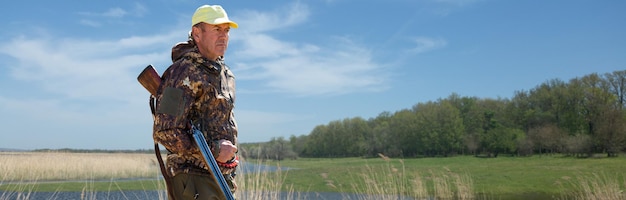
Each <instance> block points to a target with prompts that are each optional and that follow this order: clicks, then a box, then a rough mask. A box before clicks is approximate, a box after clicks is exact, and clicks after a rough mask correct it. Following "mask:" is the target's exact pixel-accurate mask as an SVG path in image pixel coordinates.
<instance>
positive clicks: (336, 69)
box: [229, 4, 388, 96]
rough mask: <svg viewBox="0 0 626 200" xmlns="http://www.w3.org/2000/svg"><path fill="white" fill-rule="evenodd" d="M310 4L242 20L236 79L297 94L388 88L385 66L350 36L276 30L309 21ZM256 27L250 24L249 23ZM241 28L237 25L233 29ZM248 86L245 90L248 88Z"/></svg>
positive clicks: (266, 89)
mask: <svg viewBox="0 0 626 200" xmlns="http://www.w3.org/2000/svg"><path fill="white" fill-rule="evenodd" d="M309 13H310V11H309V9H308V7H307V6H305V5H302V4H293V5H291V6H289V7H287V10H278V11H275V12H250V13H246V14H244V15H243V17H241V18H240V19H239V21H240V24H242V25H241V26H242V27H246V30H245V32H243V33H238V35H235V36H234V37H231V40H233V41H235V42H239V43H238V44H239V45H241V47H240V48H238V49H241V50H239V51H237V52H234V53H233V54H232V55H233V57H234V58H233V57H231V58H232V59H230V58H229V60H230V61H229V62H230V63H233V62H234V66H242V67H240V68H238V67H235V68H234V70H235V71H236V75H237V77H238V80H250V81H259V82H261V84H260V86H261V88H255V89H253V90H254V91H257V92H277V93H285V94H291V95H298V96H308V95H338V94H345V93H354V92H371V91H380V90H384V89H386V88H387V86H386V84H385V83H386V79H387V78H388V77H387V76H388V74H386V73H384V70H382V68H383V67H384V66H383V65H381V64H379V63H376V62H375V61H374V60H372V57H373V56H372V54H371V52H370V50H369V49H367V48H364V47H362V46H360V45H358V44H356V43H354V42H353V41H352V40H351V39H350V38H348V37H333V36H328V37H327V38H328V39H327V40H326V41H324V43H319V42H317V41H306V39H304V40H301V41H287V40H284V39H281V38H280V36H279V35H278V34H277V33H274V30H277V29H283V28H288V27H295V26H298V25H300V24H302V23H305V22H306V21H307V20H308V17H309V15H310V14H309ZM249 26H252V28H248V27H249ZM235 31H237V30H235ZM248 91H249V90H246V91H244V92H248Z"/></svg>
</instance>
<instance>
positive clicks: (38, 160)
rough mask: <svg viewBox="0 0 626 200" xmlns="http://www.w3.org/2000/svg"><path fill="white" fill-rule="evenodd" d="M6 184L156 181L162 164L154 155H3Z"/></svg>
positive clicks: (0, 154) (1, 163) (0, 163)
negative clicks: (118, 179) (71, 181)
mask: <svg viewBox="0 0 626 200" xmlns="http://www.w3.org/2000/svg"><path fill="white" fill-rule="evenodd" d="M0 171H1V172H4V174H3V177H2V180H3V181H8V182H15V181H20V182H24V181H47V180H101V179H104V180H106V179H116V178H148V177H150V178H152V177H154V174H156V173H158V163H157V162H156V159H155V158H154V155H152V154H138V153H63V152H0Z"/></svg>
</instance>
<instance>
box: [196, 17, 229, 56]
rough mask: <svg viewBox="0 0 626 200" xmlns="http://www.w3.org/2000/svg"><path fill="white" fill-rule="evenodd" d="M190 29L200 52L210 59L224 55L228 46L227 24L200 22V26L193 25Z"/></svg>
mask: <svg viewBox="0 0 626 200" xmlns="http://www.w3.org/2000/svg"><path fill="white" fill-rule="evenodd" d="M192 31H193V33H192V35H193V37H194V40H195V42H196V44H197V45H198V50H200V54H202V55H203V56H204V57H206V58H208V59H211V60H215V59H217V58H218V57H219V56H224V53H226V48H227V47H228V32H229V31H230V25H229V24H218V25H213V24H207V23H202V24H200V27H197V26H194V27H193V28H192Z"/></svg>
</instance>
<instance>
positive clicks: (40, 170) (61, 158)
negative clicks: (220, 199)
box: [0, 152, 626, 200]
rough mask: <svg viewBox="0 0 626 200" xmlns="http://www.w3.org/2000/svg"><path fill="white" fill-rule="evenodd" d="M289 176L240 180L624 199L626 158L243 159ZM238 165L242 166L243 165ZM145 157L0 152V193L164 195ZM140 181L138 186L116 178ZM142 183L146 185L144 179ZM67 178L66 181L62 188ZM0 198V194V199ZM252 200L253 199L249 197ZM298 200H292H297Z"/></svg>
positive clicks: (306, 186) (464, 194)
mask: <svg viewBox="0 0 626 200" xmlns="http://www.w3.org/2000/svg"><path fill="white" fill-rule="evenodd" d="M248 163H258V164H264V165H269V166H280V167H288V168H290V169H291V170H287V171H276V172H261V171H257V172H255V173H248V174H240V176H238V177H237V179H238V180H237V181H238V183H239V186H240V189H241V190H244V191H256V192H257V193H255V192H248V193H246V194H247V195H251V196H250V197H244V198H240V199H276V198H275V196H272V195H276V193H277V192H278V191H287V192H288V193H290V194H293V196H297V195H298V193H299V192H342V193H369V194H377V195H389V197H390V198H389V199H395V198H397V196H396V195H405V196H413V197H424V196H426V197H432V196H437V197H440V198H441V197H450V198H457V199H626V195H625V194H624V192H623V191H624V189H625V187H626V178H625V176H626V158H625V157H624V156H621V157H618V158H588V159H576V158H569V157H563V156H560V155H555V156H533V157H502V156H501V157H498V158H477V157H472V156H457V157H447V158H419V159H388V158H383V159H381V158H372V159H362V158H340V159H321V158H320V159H309V158H306V159H303V158H301V159H297V160H284V161H281V162H276V161H267V162H263V163H261V162H259V161H248ZM244 164H245V162H244ZM158 175H159V171H158V164H157V163H156V159H155V158H154V155H152V154H106V153H103V154H101V153H91V154H89V153H87V154H80V153H7V152H0V190H2V191H18V192H25V193H27V192H37V191H85V190H88V191H112V190H113V191H116V190H119V191H125V190H163V188H164V186H163V183H162V182H163V181H162V180H160V179H157V177H158ZM128 178H144V179H142V180H132V181H128V180H121V179H128ZM146 178H147V179H148V180H145V179H146ZM67 180H73V181H70V182H67ZM1 196H2V194H1V193H0V200H2V198H1ZM253 197H256V198H253ZM296 199H297V198H296Z"/></svg>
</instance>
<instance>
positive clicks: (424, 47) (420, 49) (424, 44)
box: [410, 37, 448, 53]
mask: <svg viewBox="0 0 626 200" xmlns="http://www.w3.org/2000/svg"><path fill="white" fill-rule="evenodd" d="M413 42H414V43H415V47H413V48H412V49H411V50H410V51H411V52H412V53H424V52H427V51H431V50H434V49H438V48H442V47H445V46H446V45H448V42H447V41H446V40H444V39H442V38H429V37H416V38H413Z"/></svg>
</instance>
